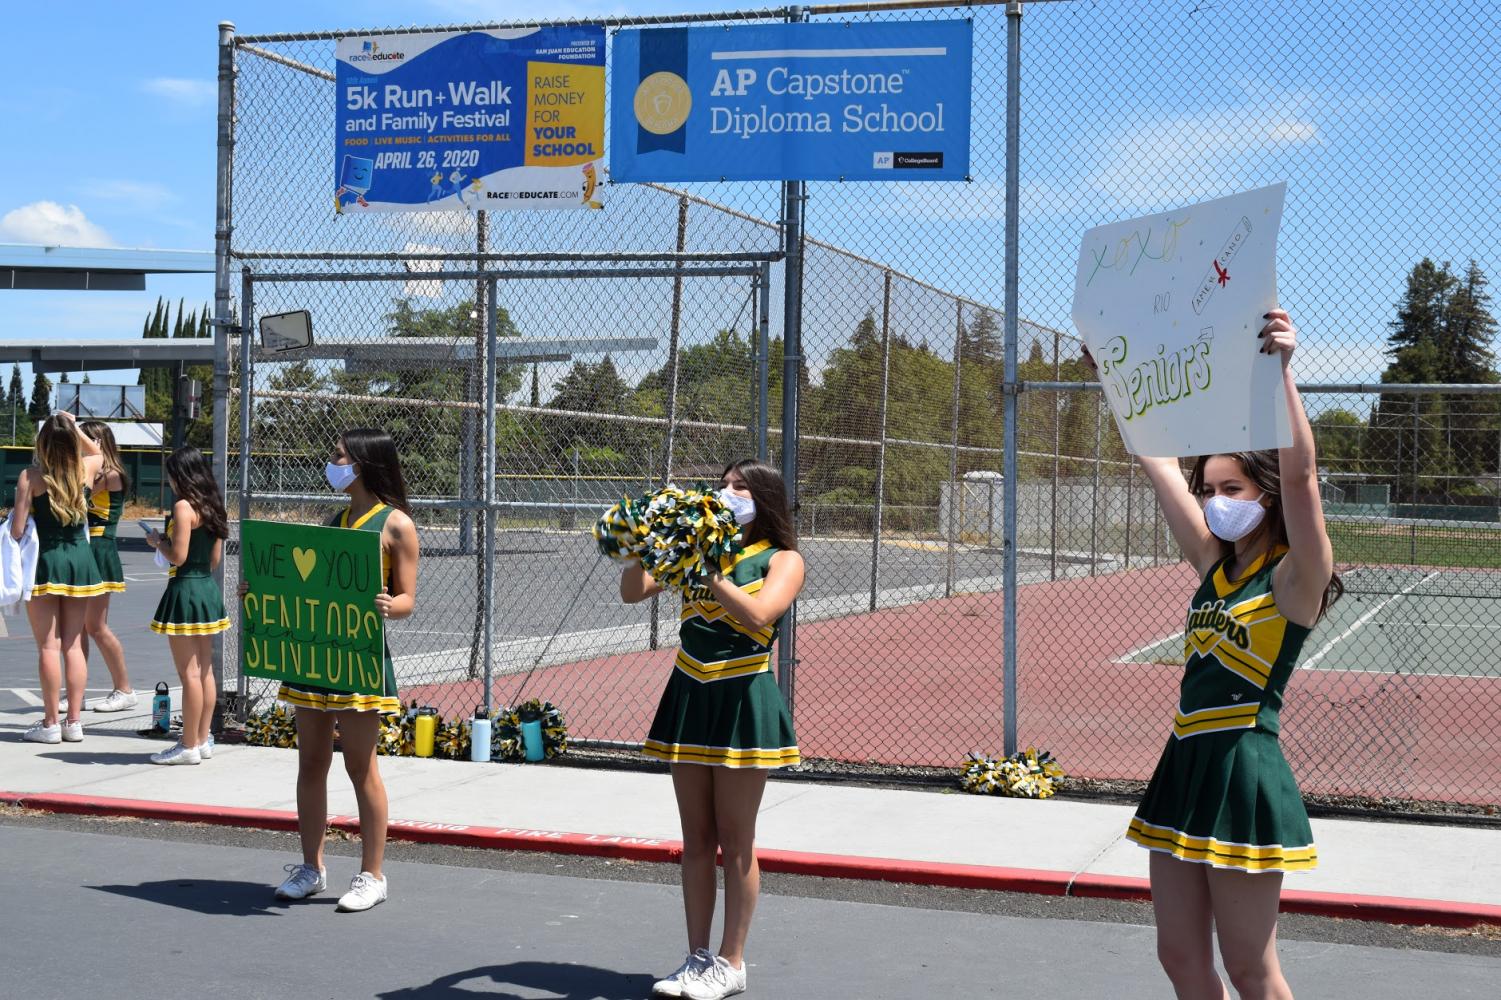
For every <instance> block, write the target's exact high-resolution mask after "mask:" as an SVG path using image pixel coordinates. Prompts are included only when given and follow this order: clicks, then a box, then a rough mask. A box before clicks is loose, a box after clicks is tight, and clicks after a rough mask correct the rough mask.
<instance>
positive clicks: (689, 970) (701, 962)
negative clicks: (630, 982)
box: [651, 948, 714, 997]
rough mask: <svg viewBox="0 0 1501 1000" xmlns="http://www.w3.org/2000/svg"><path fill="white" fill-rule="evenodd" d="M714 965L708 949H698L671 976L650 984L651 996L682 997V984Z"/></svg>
mask: <svg viewBox="0 0 1501 1000" xmlns="http://www.w3.org/2000/svg"><path fill="white" fill-rule="evenodd" d="M713 964H714V956H713V955H711V954H709V949H708V948H700V949H698V950H697V951H695V952H693V953H692V954H691V955H689V956H688V957H687V958H686V959H685V960H684V961H683V964H682V965H680V966H678V967H677V970H676V971H675V972H673V974H672V975H670V976H668V977H667V978H665V979H658V980H657V981H656V982H655V983H652V987H651V992H652V996H656V997H680V996H682V995H683V983H684V982H685V981H686V980H688V979H690V978H692V977H693V976H696V975H698V974H699V973H700V972H702V971H703V970H705V969H707V968H708V967H709V966H711V965H713Z"/></svg>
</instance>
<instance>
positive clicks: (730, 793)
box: [672, 764, 766, 967]
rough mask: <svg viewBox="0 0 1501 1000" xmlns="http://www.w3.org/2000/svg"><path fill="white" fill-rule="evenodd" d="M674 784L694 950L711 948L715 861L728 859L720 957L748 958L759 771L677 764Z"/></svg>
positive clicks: (761, 782) (756, 888)
mask: <svg viewBox="0 0 1501 1000" xmlns="http://www.w3.org/2000/svg"><path fill="white" fill-rule="evenodd" d="M672 785H673V790H674V792H675V793H676V794H677V800H678V816H679V818H680V819H681V821H682V826H683V864H682V882H683V911H684V915H685V917H686V918H687V923H688V947H689V949H690V950H697V949H699V948H707V947H708V946H709V932H710V928H711V926H712V925H713V923H714V903H715V898H716V895H717V894H716V888H717V887H716V884H715V883H716V881H717V880H716V878H715V871H714V869H715V858H716V855H718V854H719V853H721V852H722V853H723V855H724V909H725V917H724V936H723V937H722V939H721V941H720V945H719V954H720V956H721V957H723V958H724V959H725V960H726V961H728V962H729V963H730V964H731V965H734V966H737V967H738V966H740V965H742V964H743V963H744V960H745V939H746V936H747V935H748V934H749V933H750V922H751V916H752V914H754V913H755V909H756V896H757V894H758V893H759V892H760V887H761V869H760V866H759V865H757V863H756V852H755V840H756V813H757V812H758V811H759V810H760V808H761V796H762V794H763V793H764V792H765V790H766V772H765V771H763V770H759V769H749V768H747V769H743V770H737V769H735V768H727V767H706V766H703V765H700V764H674V765H673V767H672Z"/></svg>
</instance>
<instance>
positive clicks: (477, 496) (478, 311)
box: [459, 211, 495, 679]
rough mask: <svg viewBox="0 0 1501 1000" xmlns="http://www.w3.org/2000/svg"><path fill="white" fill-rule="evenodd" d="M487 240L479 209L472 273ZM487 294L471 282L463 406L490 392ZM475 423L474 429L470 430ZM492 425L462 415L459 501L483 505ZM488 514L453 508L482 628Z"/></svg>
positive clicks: (472, 663)
mask: <svg viewBox="0 0 1501 1000" xmlns="http://www.w3.org/2000/svg"><path fill="white" fill-rule="evenodd" d="M489 237H490V218H489V216H487V215H486V214H485V213H484V211H481V212H480V213H479V215H478V217H477V218H476V220H475V227H474V245H475V250H476V254H477V255H476V257H475V259H474V268H475V270H476V271H483V270H484V269H485V258H484V256H483V254H484V253H485V252H486V251H487V249H488V248H489ZM491 291H492V287H491V286H490V285H489V284H487V283H486V280H485V279H484V278H480V279H478V280H476V281H475V283H474V309H473V310H472V312H471V318H472V319H473V320H474V364H473V366H472V367H470V369H469V372H468V374H467V376H466V377H465V379H464V381H465V393H464V400H465V402H469V401H471V400H472V401H474V402H476V403H478V402H481V401H486V400H489V399H490V397H491V394H492V393H493V392H494V391H495V389H494V386H493V385H480V384H478V383H479V382H480V381H481V380H483V379H484V378H485V373H486V372H487V371H489V364H488V361H487V360H486V358H487V356H488V355H489V353H490V347H491V343H492V338H491V336H490V334H489V326H490V320H489V316H490V307H489V305H488V303H487V300H488V299H489V297H490V296H489V293H490V292H491ZM476 423H478V425H479V426H476ZM493 423H494V407H493V406H491V407H489V408H488V409H487V410H484V411H481V412H479V413H476V412H475V411H473V410H465V411H464V416H463V418H462V424H461V426H462V427H463V429H464V433H463V434H462V435H461V436H460V441H461V445H460V447H461V451H462V453H461V454H460V455H459V482H460V486H459V490H460V493H459V497H460V499H463V500H472V501H478V502H483V500H484V498H485V497H486V496H489V495H490V492H489V489H490V485H491V484H490V483H489V482H488V481H487V482H481V479H482V478H483V477H485V476H488V475H490V473H489V471H488V470H487V469H486V467H485V462H486V458H485V456H486V454H487V453H488V451H489V447H488V445H489V440H490V439H489V437H488V434H489V429H488V428H489V426H490V425H491V424H493ZM476 432H478V435H477V436H478V437H479V441H478V442H477V443H476V442H475V440H474V439H475V437H476ZM476 444H477V445H478V446H476ZM488 511H489V507H488V505H486V506H485V507H484V508H483V512H482V511H481V510H476V509H475V508H474V507H467V508H460V510H459V551H460V552H461V553H463V554H465V555H468V554H469V542H470V537H471V536H470V530H471V526H473V528H474V529H476V530H475V531H474V534H477V535H478V536H479V544H478V546H477V547H476V548H475V549H474V605H475V612H476V613H475V621H476V624H482V623H483V622H484V621H485V620H486V619H487V617H488V616H489V613H490V609H489V606H488V605H487V604H486V603H485V588H486V586H487V580H488V579H489V574H488V573H487V572H486V568H487V565H488V564H487V562H486V559H487V555H486V553H485V551H483V550H484V548H485V545H486V538H485V520H484V518H485V517H487V516H488ZM484 638H485V637H484V629H483V628H477V629H475V630H474V637H473V639H472V640H471V641H470V643H469V677H470V679H473V678H476V677H478V676H480V673H481V672H482V670H483V666H482V660H483V658H484V657H485V656H487V655H488V650H486V651H483V652H482V651H481V649H480V645H481V643H482V642H483V641H484Z"/></svg>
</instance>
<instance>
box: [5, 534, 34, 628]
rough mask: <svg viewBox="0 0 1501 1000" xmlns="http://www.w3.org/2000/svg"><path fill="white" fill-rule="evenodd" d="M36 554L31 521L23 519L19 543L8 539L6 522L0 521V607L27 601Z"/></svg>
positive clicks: (31, 585) (29, 598) (32, 585)
mask: <svg viewBox="0 0 1501 1000" xmlns="http://www.w3.org/2000/svg"><path fill="white" fill-rule="evenodd" d="M39 552H40V547H39V546H38V544H37V537H36V521H35V520H33V519H32V518H29V517H28V518H27V519H26V530H25V531H24V532H23V533H22V535H21V539H20V541H17V540H16V539H14V538H12V537H11V536H10V518H8V517H7V518H6V519H5V520H3V521H0V607H9V606H10V605H12V604H16V603H18V602H20V601H29V600H31V589H32V587H34V586H35V585H36V561H37V554H38V553H39Z"/></svg>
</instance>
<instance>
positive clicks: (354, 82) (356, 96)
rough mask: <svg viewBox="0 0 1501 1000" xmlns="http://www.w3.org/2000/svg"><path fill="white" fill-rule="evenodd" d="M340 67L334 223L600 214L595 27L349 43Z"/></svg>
mask: <svg viewBox="0 0 1501 1000" xmlns="http://www.w3.org/2000/svg"><path fill="white" fill-rule="evenodd" d="M336 58H337V61H336V64H335V65H336V73H335V80H336V91H337V94H338V114H337V116H336V119H335V120H336V133H337V134H336V136H335V140H334V143H335V145H334V170H335V172H336V173H335V178H334V211H335V212H338V213H341V214H343V213H358V212H411V211H417V212H432V211H465V212H473V211H475V210H476V209H508V208H600V207H601V202H600V198H599V194H598V187H599V181H600V180H601V178H600V176H599V170H598V164H599V162H600V158H601V156H602V155H603V151H604V138H605V136H604V131H605V35H604V29H603V28H602V27H599V26H597V25H584V24H580V25H568V26H564V27H550V28H526V29H521V30H491V31H468V32H428V33H421V34H410V35H377V36H373V37H360V36H350V37H347V38H341V39H339V42H338V46H337V51H336Z"/></svg>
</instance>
